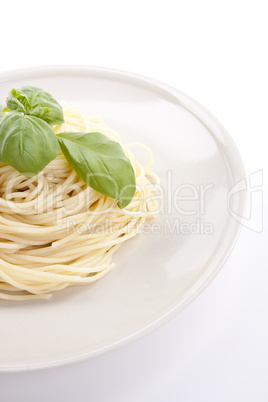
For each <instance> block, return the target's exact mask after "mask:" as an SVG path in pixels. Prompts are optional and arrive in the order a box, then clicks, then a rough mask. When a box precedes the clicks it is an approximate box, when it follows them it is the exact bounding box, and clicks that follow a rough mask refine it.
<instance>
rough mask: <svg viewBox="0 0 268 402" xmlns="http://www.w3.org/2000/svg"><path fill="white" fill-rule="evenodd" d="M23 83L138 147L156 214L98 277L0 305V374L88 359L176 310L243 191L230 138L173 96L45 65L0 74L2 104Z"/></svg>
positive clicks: (215, 256)
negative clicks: (154, 190) (48, 295)
mask: <svg viewBox="0 0 268 402" xmlns="http://www.w3.org/2000/svg"><path fill="white" fill-rule="evenodd" d="M21 85H35V86H40V87H42V88H43V89H45V90H47V91H49V92H51V93H52V94H53V95H54V96H55V97H56V98H57V99H59V100H62V99H63V100H65V101H66V102H68V103H70V104H80V105H82V107H83V110H84V111H85V112H87V113H88V114H97V115H101V116H103V118H104V120H105V122H106V123H107V124H108V125H109V126H110V127H111V128H113V129H115V130H116V131H118V132H119V133H120V134H121V136H122V137H123V140H124V142H125V143H127V142H133V141H141V142H144V143H145V144H147V145H148V146H149V147H150V148H151V149H152V151H153V154H154V159H155V162H154V165H153V170H154V171H155V172H156V173H157V174H158V175H159V176H160V178H161V185H162V189H163V194H162V198H161V201H160V205H161V213H160V215H159V217H158V218H157V219H156V220H155V221H154V222H153V225H152V226H151V227H150V228H149V227H146V228H145V229H146V233H144V234H143V235H142V236H139V237H137V238H134V239H132V240H130V241H129V242H128V243H126V244H125V245H124V246H123V247H122V248H121V249H120V250H119V251H118V253H117V254H116V255H115V258H114V261H115V262H116V268H115V269H114V270H113V271H112V272H111V273H109V274H108V275H107V276H106V277H104V278H103V279H101V280H100V281H98V282H96V283H94V284H92V285H90V286H85V287H73V288H69V289H66V290H63V291H61V292H59V293H57V294H55V295H54V296H53V298H52V299H51V300H49V301H35V302H33V301H32V302H23V303H16V302H5V301H0V370H2V371H19V370H27V369H37V368H43V367H52V366H56V365H60V364H64V363H70V362H74V361H77V360H80V359H84V358H89V357H92V356H96V355H98V354H100V353H103V352H106V351H108V350H112V349H115V348H116V347H119V346H122V345H125V344H127V343H128V342H130V341H133V340H135V339H137V338H139V337H140V336H141V335H144V334H146V333H147V332H149V331H151V330H152V329H154V328H156V327H158V326H159V325H160V324H162V323H164V322H165V321H166V320H167V319H169V318H170V317H172V316H174V315H175V314H177V313H179V312H180V311H182V310H183V309H184V308H185V307H186V306H187V305H188V304H189V303H190V302H191V301H192V300H194V298H196V296H197V295H198V294H199V293H200V292H201V291H202V290H203V289H204V288H205V287H206V286H207V285H208V284H209V282H210V281H211V280H212V278H213V277H214V276H215V274H216V273H217V272H218V271H219V269H220V268H221V267H222V265H223V263H224V261H225V260H226V258H227V256H228V255H229V253H230V251H231V249H232V246H233V245H234V242H235V239H236V237H237V235H238V232H239V227H240V224H239V222H238V221H239V217H240V216H242V215H243V211H244V204H245V194H244V193H243V192H241V191H240V192H237V191H233V192H232V193H233V194H232V195H231V193H230V189H231V188H232V187H233V186H234V185H235V184H236V183H238V182H239V180H240V179H242V178H243V177H245V173H244V168H243V164H242V162H241V159H240V156H239V153H238V151H237V149H236V147H235V145H234V143H233V141H232V139H231V138H230V137H229V135H228V134H227V133H226V131H225V130H224V129H223V127H222V126H221V125H220V124H219V123H218V122H217V120H215V118H214V117H213V116H211V115H210V114H209V113H208V112H207V111H206V110H205V109H204V108H203V107H201V106H200V105H199V104H197V103H196V102H195V101H193V100H192V99H190V98H189V97H188V96H186V95H184V94H182V93H181V92H179V91H177V90H175V89H173V88H170V87H168V86H166V85H164V84H161V83H158V82H155V81H153V80H151V79H148V78H144V77H140V76H136V75H134V74H129V73H124V72H119V71H114V70H109V69H103V68H88V67H45V68H32V69H27V70H20V71H14V72H9V73H4V74H0V94H1V95H0V103H3V102H4V101H5V97H6V95H7V94H8V92H9V90H10V89H11V88H12V87H19V86H21ZM186 196H189V199H186V198H184V199H183V197H186ZM228 199H230V200H231V211H230V210H229V209H230V205H229V204H230V203H229V202H228Z"/></svg>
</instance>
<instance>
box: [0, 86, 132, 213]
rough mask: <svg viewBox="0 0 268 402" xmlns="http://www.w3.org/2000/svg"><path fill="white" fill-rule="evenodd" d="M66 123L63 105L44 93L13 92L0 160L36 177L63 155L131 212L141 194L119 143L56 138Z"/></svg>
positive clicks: (93, 137) (0, 111)
mask: <svg viewBox="0 0 268 402" xmlns="http://www.w3.org/2000/svg"><path fill="white" fill-rule="evenodd" d="M63 122H64V119H63V113H62V108H61V106H60V104H59V103H58V102H57V101H56V100H55V99H54V98H53V97H52V96H51V95H50V94H49V93H48V92H45V91H43V90H42V89H41V88H36V87H32V86H27V87H26V86H24V87H22V88H20V89H12V90H11V92H10V94H9V96H8V98H7V107H4V106H3V107H2V106H0V160H1V161H2V162H4V163H6V164H8V165H10V166H13V167H14V168H15V169H16V170H18V172H20V173H22V174H23V175H24V176H26V177H28V178H29V177H33V176H35V175H36V174H38V173H39V172H41V170H43V169H44V167H45V166H46V165H47V164H48V163H49V162H51V161H52V160H53V159H54V158H56V156H57V155H58V153H59V151H60V149H61V150H62V152H63V154H64V156H65V158H66V159H67V161H68V162H69V164H70V165H71V166H72V168H73V169H74V170H75V171H76V173H77V174H78V176H79V177H80V178H81V179H82V180H83V181H84V182H85V183H86V184H88V185H89V186H90V187H92V188H93V189H94V190H96V191H98V192H100V193H101V194H104V195H106V196H109V197H112V198H114V199H116V200H118V206H119V208H124V207H126V206H127V205H128V204H129V203H130V201H131V199H132V198H133V195H134V193H135V190H136V183H135V174H134V170H133V167H132V165H131V163H130V161H129V159H128V158H127V156H126V155H125V153H124V151H123V149H122V147H121V146H120V144H119V143H117V142H115V141H112V140H110V139H109V138H108V137H106V136H105V135H103V134H101V133H97V132H96V133H91V132H90V133H73V132H65V133H60V134H57V135H56V134H55V132H54V131H53V129H52V128H51V125H54V124H61V123H63Z"/></svg>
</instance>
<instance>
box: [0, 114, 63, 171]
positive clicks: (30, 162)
mask: <svg viewBox="0 0 268 402" xmlns="http://www.w3.org/2000/svg"><path fill="white" fill-rule="evenodd" d="M59 151H60V147H59V144H58V141H57V137H56V135H55V133H54V131H53V130H52V128H51V127H50V126H49V125H48V124H47V123H46V122H44V121H43V120H41V119H39V118H37V117H35V116H25V115H22V114H21V113H18V112H11V113H8V114H6V115H5V116H3V117H2V118H1V120H0V161H2V162H3V163H6V164H7V165H10V166H13V167H14V168H15V169H16V170H18V171H19V172H20V173H22V174H23V175H24V176H26V177H28V178H30V177H33V176H35V175H37V174H38V173H39V172H41V170H42V169H43V168H44V167H45V166H46V165H47V164H48V163H49V162H50V161H52V160H53V159H55V158H56V156H57V155H58V153H59Z"/></svg>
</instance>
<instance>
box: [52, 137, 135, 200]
mask: <svg viewBox="0 0 268 402" xmlns="http://www.w3.org/2000/svg"><path fill="white" fill-rule="evenodd" d="M57 137H58V140H59V143H60V146H61V149H62V152H63V154H64V156H65V158H66V159H67V161H68V162H69V164H70V165H71V166H72V168H73V169H74V170H75V171H76V173H77V174H78V176H79V177H80V178H81V179H82V180H83V181H84V182H85V183H87V184H88V185H89V186H90V187H92V188H93V189H94V190H96V191H98V192H100V193H101V194H104V195H107V196H109V197H112V198H115V199H117V200H118V201H119V202H118V206H119V208H124V207H126V206H127V205H128V204H129V203H130V201H131V199H132V198H133V195H134V193H135V189H136V183H135V173H134V170H133V167H132V165H131V163H130V161H129V159H128V158H127V156H126V155H125V153H124V151H123V149H122V147H121V145H120V144H119V143H118V142H115V141H112V140H110V139H109V138H107V137H106V136H105V135H103V134H101V133H73V132H67V133H61V134H58V135H57Z"/></svg>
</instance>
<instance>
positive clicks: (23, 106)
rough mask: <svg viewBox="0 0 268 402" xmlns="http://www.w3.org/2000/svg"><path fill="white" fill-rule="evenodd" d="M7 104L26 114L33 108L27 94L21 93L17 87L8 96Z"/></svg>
mask: <svg viewBox="0 0 268 402" xmlns="http://www.w3.org/2000/svg"><path fill="white" fill-rule="evenodd" d="M7 106H8V108H9V109H10V110H14V111H16V112H21V113H24V114H26V113H27V112H28V110H29V109H30V108H31V105H30V103H29V101H28V98H27V96H24V95H21V94H20V93H19V92H17V91H16V89H14V88H13V89H12V90H11V91H10V93H9V96H8V97H7Z"/></svg>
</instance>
